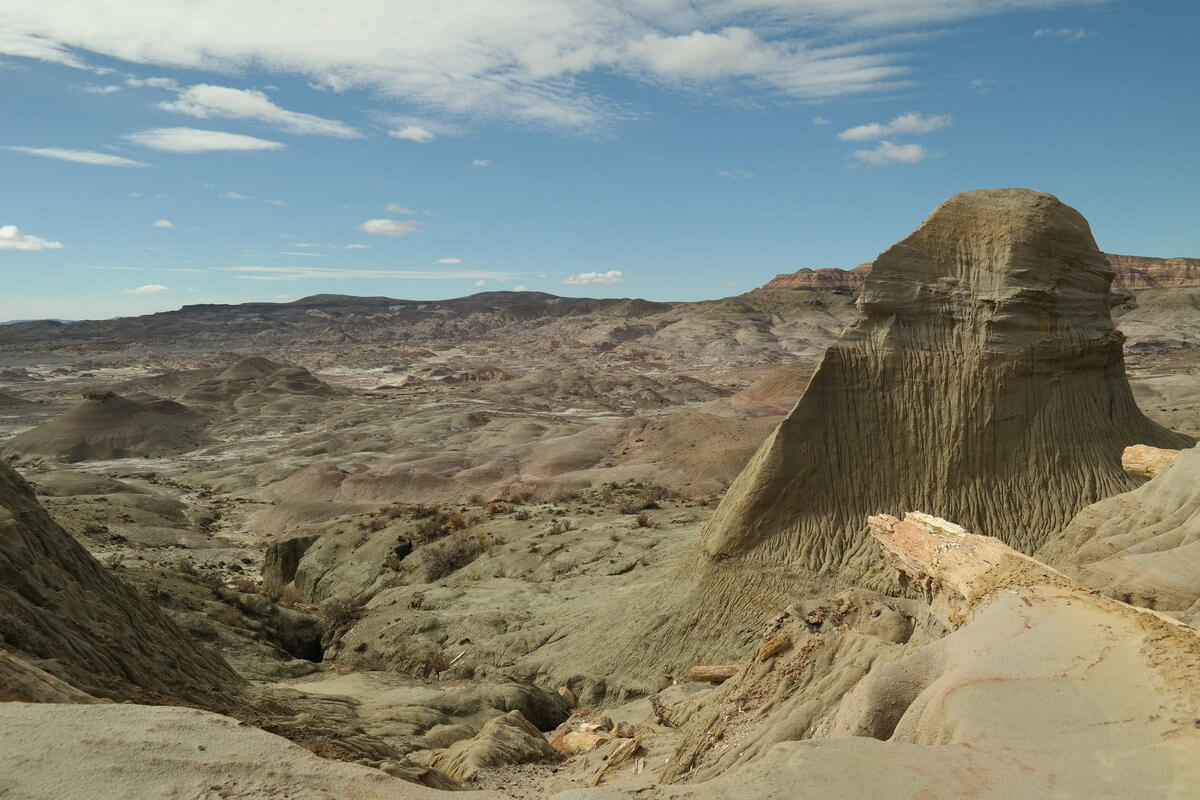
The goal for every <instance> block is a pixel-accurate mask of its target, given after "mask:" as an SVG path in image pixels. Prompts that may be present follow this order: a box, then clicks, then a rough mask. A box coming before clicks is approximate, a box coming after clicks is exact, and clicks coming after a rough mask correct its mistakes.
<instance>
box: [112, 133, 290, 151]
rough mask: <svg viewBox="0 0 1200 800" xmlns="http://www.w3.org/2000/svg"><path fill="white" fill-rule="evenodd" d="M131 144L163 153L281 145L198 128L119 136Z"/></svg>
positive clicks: (238, 134) (276, 146)
mask: <svg viewBox="0 0 1200 800" xmlns="http://www.w3.org/2000/svg"><path fill="white" fill-rule="evenodd" d="M123 138H124V139H126V140H127V141H130V142H133V143H134V144H140V145H141V146H142V147H149V148H150V149H151V150H162V151H163V152H166V153H208V152H212V151H215V150H282V149H283V148H284V147H285V145H284V144H282V143H281V142H272V141H270V140H268V139H259V138H257V137H255V136H245V135H243V134H240V133H226V132H225V131H209V130H201V129H200V128H150V129H148V130H144V131H134V132H133V133H127V134H125V136H124V137H123Z"/></svg>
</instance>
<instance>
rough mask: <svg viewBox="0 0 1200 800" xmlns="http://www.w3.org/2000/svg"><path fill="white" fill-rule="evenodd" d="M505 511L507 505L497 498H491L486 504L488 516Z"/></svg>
mask: <svg viewBox="0 0 1200 800" xmlns="http://www.w3.org/2000/svg"><path fill="white" fill-rule="evenodd" d="M505 511H508V507H507V506H506V505H504V503H501V502H500V501H499V500H493V501H492V502H490V503H488V504H487V513H488V516H489V517H494V516H496V515H497V514H503V513H504V512H505Z"/></svg>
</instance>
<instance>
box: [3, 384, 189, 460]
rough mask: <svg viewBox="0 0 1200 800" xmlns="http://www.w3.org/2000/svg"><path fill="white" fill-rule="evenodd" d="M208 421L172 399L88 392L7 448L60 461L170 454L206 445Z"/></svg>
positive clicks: (13, 441)
mask: <svg viewBox="0 0 1200 800" xmlns="http://www.w3.org/2000/svg"><path fill="white" fill-rule="evenodd" d="M205 424H206V421H205V419H204V418H203V417H202V416H201V415H200V414H198V413H197V412H195V411H193V410H192V409H190V408H188V407H187V406H185V405H182V404H180V403H176V402H173V401H171V400H163V399H162V398H158V397H154V396H153V395H148V394H133V395H129V396H127V397H123V396H121V395H118V394H115V393H114V392H111V391H108V390H99V391H97V390H88V391H85V392H84V401H83V402H82V403H80V404H79V405H77V406H75V407H74V408H72V409H70V410H69V411H67V412H66V413H64V414H62V415H61V416H59V417H56V418H54V419H52V420H51V421H50V422H47V423H45V424H43V425H39V426H38V427H36V428H33V429H32V430H28V431H25V432H24V433H22V434H20V435H18V436H15V437H13V438H12V439H11V440H9V441H8V442H7V444H6V445H5V449H6V450H7V451H8V452H11V453H22V454H26V455H39V456H45V457H48V458H54V459H59V460H61V461H95V460H101V459H110V458H129V457H132V456H148V457H161V456H171V455H178V454H180V453H186V452H188V451H189V450H194V449H196V448H197V447H199V446H200V445H202V444H204V443H205V442H206V441H207V437H206V435H205V433H204V428H205Z"/></svg>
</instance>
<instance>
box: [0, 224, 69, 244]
mask: <svg viewBox="0 0 1200 800" xmlns="http://www.w3.org/2000/svg"><path fill="white" fill-rule="evenodd" d="M62 246H63V245H62V242H52V241H50V240H48V239H42V238H41V237H38V236H31V235H30V234H28V233H21V230H20V229H19V228H18V227H17V226H16V225H3V226H0V250H58V249H60V248H61V247H62Z"/></svg>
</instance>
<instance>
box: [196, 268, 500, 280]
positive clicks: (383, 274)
mask: <svg viewBox="0 0 1200 800" xmlns="http://www.w3.org/2000/svg"><path fill="white" fill-rule="evenodd" d="M214 270H215V271H217V272H232V273H236V277H238V278H241V279H243V280H256V281H299V280H351V279H359V278H363V279H372V278H398V279H407V280H421V281H424V280H430V281H433V280H456V279H458V280H490V281H507V280H511V279H512V276H511V275H507V274H505V273H503V272H486V271H480V270H463V269H458V270H454V269H451V270H419V269H338V268H335V267H259V266H246V267H215V268H214Z"/></svg>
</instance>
